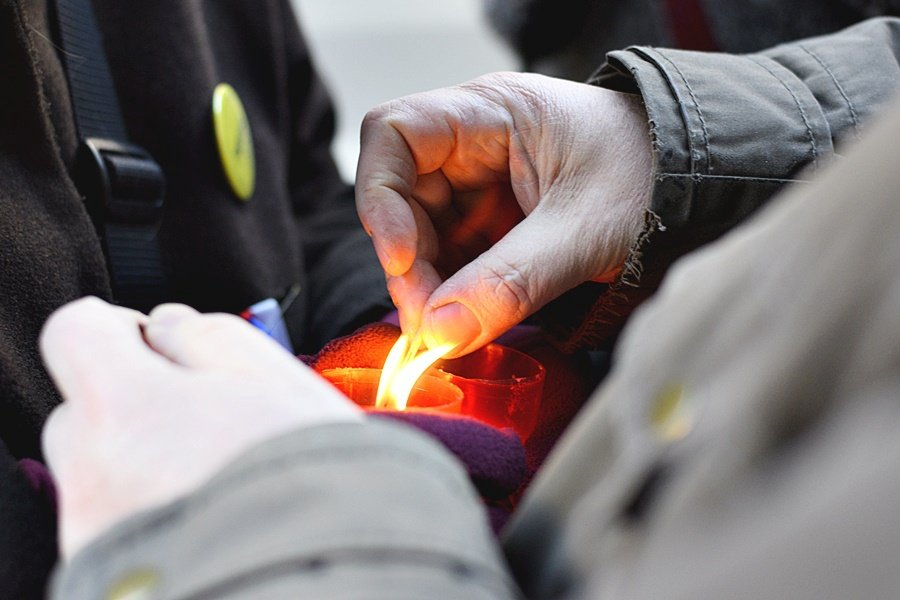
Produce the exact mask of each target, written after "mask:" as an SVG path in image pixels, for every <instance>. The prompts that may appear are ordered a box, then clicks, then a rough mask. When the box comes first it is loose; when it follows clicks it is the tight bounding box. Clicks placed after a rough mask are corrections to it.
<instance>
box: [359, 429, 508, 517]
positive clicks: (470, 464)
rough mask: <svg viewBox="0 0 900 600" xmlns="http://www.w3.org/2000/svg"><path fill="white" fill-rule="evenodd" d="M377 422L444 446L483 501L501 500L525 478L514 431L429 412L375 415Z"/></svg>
mask: <svg viewBox="0 0 900 600" xmlns="http://www.w3.org/2000/svg"><path fill="white" fill-rule="evenodd" d="M371 415H372V416H375V417H378V418H386V419H391V420H392V421H400V422H403V423H407V424H408V425H412V426H413V427H416V428H418V429H421V430H422V431H424V432H425V433H427V434H429V435H431V436H432V437H434V438H435V439H437V440H438V441H439V442H441V443H442V444H444V446H446V447H447V449H448V450H450V452H452V453H453V454H455V455H456V457H457V458H458V459H459V460H460V461H461V462H462V463H463V464H464V465H465V466H466V470H467V471H468V472H469V477H470V478H471V479H472V481H473V483H474V484H475V487H477V488H478V491H479V492H480V493H481V495H482V497H484V498H485V499H488V500H502V499H504V498H506V497H507V496H509V495H510V494H511V493H513V492H515V491H516V490H517V489H518V487H519V486H520V485H521V484H522V478H523V477H524V476H525V448H524V447H523V446H522V442H520V441H519V436H517V435H516V433H515V432H514V431H513V430H512V429H495V428H493V427H491V426H490V425H486V424H484V423H482V422H481V421H476V420H475V419H472V418H470V417H463V416H457V415H443V414H440V413H426V412H376V413H371Z"/></svg>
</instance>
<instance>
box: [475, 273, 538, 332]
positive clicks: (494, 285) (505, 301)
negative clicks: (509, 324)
mask: <svg viewBox="0 0 900 600" xmlns="http://www.w3.org/2000/svg"><path fill="white" fill-rule="evenodd" d="M484 282H485V284H486V286H487V288H488V289H489V290H490V292H491V293H492V294H493V297H494V298H495V299H496V300H497V302H498V304H499V305H500V307H501V308H502V309H503V311H504V313H505V314H508V315H509V317H510V318H511V319H514V320H516V321H520V320H522V319H524V318H525V317H527V316H528V315H529V314H530V313H531V307H532V306H533V294H532V293H531V290H530V287H529V280H528V277H527V276H526V275H525V273H524V272H523V271H522V270H521V269H519V268H518V267H516V266H515V265H512V264H510V263H508V262H504V263H502V264H501V265H489V266H488V267H487V273H486V277H485V279H484ZM510 308H512V309H513V313H512V314H509V313H508V312H507V311H509V309H510Z"/></svg>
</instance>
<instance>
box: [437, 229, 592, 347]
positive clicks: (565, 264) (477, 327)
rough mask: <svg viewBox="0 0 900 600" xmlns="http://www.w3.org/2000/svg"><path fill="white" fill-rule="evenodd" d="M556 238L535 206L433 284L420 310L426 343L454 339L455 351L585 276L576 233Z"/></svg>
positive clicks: (495, 332) (489, 336) (486, 338)
mask: <svg viewBox="0 0 900 600" xmlns="http://www.w3.org/2000/svg"><path fill="white" fill-rule="evenodd" d="M560 237H561V233H560V227H559V224H558V223H557V222H555V220H554V219H553V218H551V217H550V216H548V215H547V214H546V213H545V212H542V211H536V212H535V213H533V214H532V215H530V216H529V217H528V219H526V220H525V221H523V222H522V223H520V224H519V225H517V226H516V227H515V228H514V229H513V230H512V231H510V232H509V234H507V235H506V236H505V237H504V238H503V239H501V240H500V241H499V242H498V243H497V244H495V245H494V246H493V247H491V248H490V249H489V250H487V251H486V252H484V253H483V254H482V255H481V256H479V257H478V258H476V259H475V260H474V261H472V262H471V263H469V264H468V265H466V266H465V267H463V268H462V269H460V270H459V271H458V272H457V273H456V274H454V275H453V276H452V277H450V279H448V280H447V281H446V282H444V283H443V284H442V285H440V286H439V287H437V288H436V289H435V291H434V292H433V293H432V295H431V296H430V297H429V298H428V300H427V301H426V303H425V306H424V307H423V311H422V317H421V319H422V331H423V335H424V339H425V342H426V344H428V345H429V346H432V347H433V346H436V345H438V344H443V343H448V342H450V343H455V344H457V349H456V350H455V351H454V353H453V355H454V356H461V355H463V354H466V353H468V352H471V351H473V350H475V349H477V348H479V347H481V346H483V345H484V344H486V343H488V342H490V341H491V340H493V339H494V338H496V337H497V336H499V335H500V334H502V333H503V332H505V331H506V330H507V329H509V328H511V327H512V326H514V325H516V324H518V323H520V322H521V321H522V320H523V319H525V318H526V317H527V316H529V315H530V314H532V313H533V312H535V311H536V310H537V309H538V308H540V307H542V306H543V305H545V304H546V303H548V302H549V301H550V300H552V299H553V298H555V297H556V296H558V295H560V294H561V293H563V292H564V291H566V290H568V289H570V288H572V287H574V286H576V285H578V284H579V283H582V282H583V281H586V280H587V279H588V278H589V275H586V274H585V266H584V264H583V263H582V262H581V261H579V260H578V258H577V257H578V256H579V249H578V248H577V247H573V246H575V245H576V244H577V243H578V239H579V236H577V235H572V236H568V235H566V236H565V238H564V239H560Z"/></svg>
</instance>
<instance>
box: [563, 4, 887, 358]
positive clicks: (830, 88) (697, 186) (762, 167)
mask: <svg viewBox="0 0 900 600" xmlns="http://www.w3.org/2000/svg"><path fill="white" fill-rule="evenodd" d="M898 61H900V19H897V18H877V19H870V20H868V21H864V22H862V23H860V24H857V25H854V26H853V27H850V28H847V29H845V30H843V31H840V32H838V33H834V34H831V35H827V36H821V37H816V38H809V39H806V40H800V41H797V42H792V43H789V44H784V45H780V46H776V47H774V48H772V49H770V50H766V51H764V52H760V53H757V54H743V55H735V54H718V53H704V52H691V51H683V50H670V49H662V48H652V47H646V46H634V47H630V48H627V49H625V50H620V51H616V52H611V53H610V54H609V55H608V56H607V63H606V64H605V65H604V66H602V67H601V68H600V70H599V71H598V72H597V73H596V74H595V75H594V77H593V78H592V79H591V83H594V84H596V85H601V86H604V87H608V88H611V89H617V90H621V91H630V92H634V93H639V94H640V95H641V96H642V98H643V100H644V105H645V106H646V109H647V115H648V118H649V122H650V135H651V138H652V143H653V151H654V159H655V160H654V172H653V193H652V204H651V207H650V208H651V212H650V213H648V215H647V227H646V230H645V232H644V235H643V236H642V237H641V239H640V240H638V243H637V244H636V245H635V247H634V248H633V250H632V255H631V256H630V257H629V261H628V263H627V264H626V268H625V270H624V271H623V273H622V276H621V278H620V280H619V281H618V282H616V283H615V284H613V285H612V286H611V288H610V289H609V290H606V289H605V288H601V289H600V290H597V288H596V286H593V288H592V289H588V288H581V289H578V290H576V291H575V293H571V294H569V295H568V296H564V297H563V298H562V299H561V301H559V302H557V303H556V305H555V306H551V309H550V310H549V311H548V315H547V318H548V321H549V322H550V323H551V324H552V325H553V326H554V327H555V330H556V333H557V337H558V338H559V339H560V340H562V341H563V342H562V343H563V344H564V347H567V348H569V349H575V348H577V347H579V346H587V345H591V344H593V343H596V342H598V341H600V340H603V339H605V338H607V337H609V336H610V335H612V334H613V332H615V331H617V330H618V329H619V328H620V327H621V325H622V324H623V322H624V318H625V317H626V316H627V315H628V314H629V313H630V312H631V311H632V310H633V309H634V308H635V307H636V306H637V305H638V304H639V303H640V302H641V301H642V300H644V299H645V298H646V297H648V296H649V295H650V294H652V293H653V291H654V290H655V289H656V287H657V286H658V285H659V282H660V281H661V279H662V276H663V274H664V273H665V271H666V270H667V269H668V266H669V265H670V264H671V263H672V262H674V260H675V259H677V258H678V257H679V256H681V255H683V254H686V253H688V252H690V251H692V250H694V249H696V248H697V247H699V246H701V245H703V244H705V243H707V242H709V241H711V240H713V239H716V238H718V237H719V236H721V235H722V234H724V233H725V232H726V231H728V230H729V229H731V228H732V227H733V226H734V225H736V224H738V223H740V222H742V221H743V220H744V219H746V218H747V217H748V216H749V215H750V214H751V213H753V212H754V211H755V210H756V209H757V208H759V207H760V206H762V205H764V204H765V203H766V202H767V201H768V200H769V198H771V197H772V196H773V195H774V194H775V193H776V192H777V191H778V190H780V189H781V188H782V186H784V185H785V184H786V183H788V182H791V181H795V180H806V179H809V178H811V177H813V176H815V175H816V173H818V172H820V171H821V170H822V169H824V168H825V167H827V166H828V165H829V164H830V163H831V162H833V161H834V158H835V156H836V155H837V154H839V153H840V147H841V143H842V142H844V141H851V140H853V139H855V138H857V137H858V136H859V134H860V132H861V131H862V130H863V129H864V128H865V124H866V122H867V120H868V119H869V117H871V115H872V114H873V113H876V112H878V110H879V109H880V108H882V107H883V106H884V105H885V103H886V101H888V100H889V99H890V98H892V97H893V95H894V93H895V91H896V90H897V89H898V84H900V65H898ZM848 210H852V208H851V207H849V206H848ZM589 287H590V286H589Z"/></svg>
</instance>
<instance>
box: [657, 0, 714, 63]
mask: <svg viewBox="0 0 900 600" xmlns="http://www.w3.org/2000/svg"><path fill="white" fill-rule="evenodd" d="M666 11H667V13H668V17H669V30H670V31H671V33H672V38H673V39H674V40H675V45H676V46H677V47H679V48H682V49H684V50H702V51H705V52H714V51H716V50H718V49H719V46H718V45H717V44H716V40H715V38H713V35H712V32H711V31H710V29H709V21H708V20H707V18H706V13H705V12H704V10H703V6H702V5H701V4H700V0H666Z"/></svg>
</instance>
